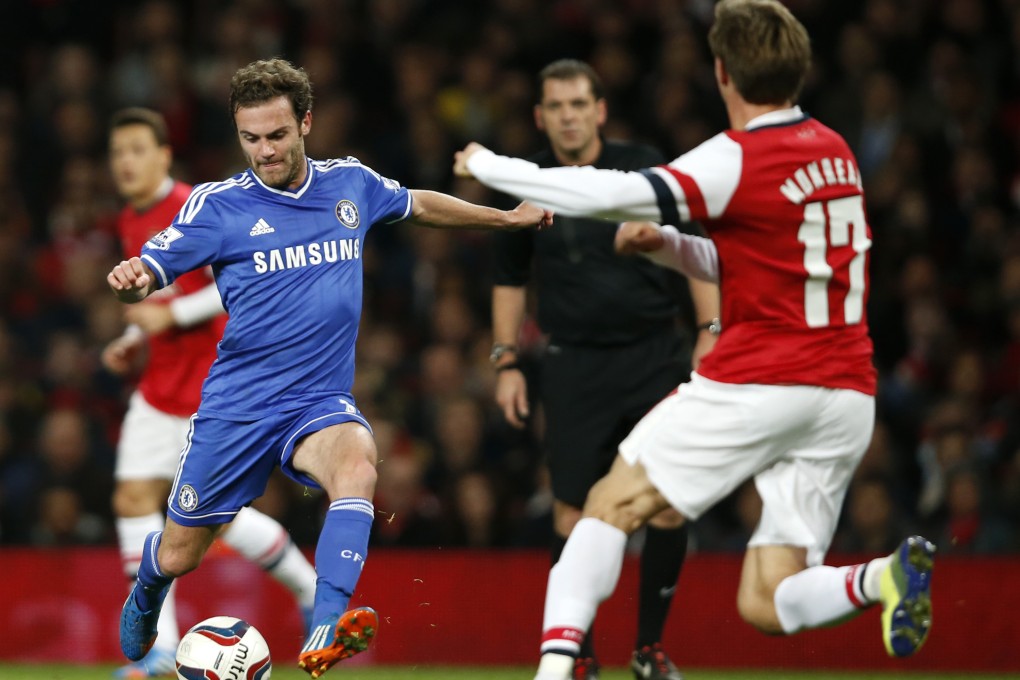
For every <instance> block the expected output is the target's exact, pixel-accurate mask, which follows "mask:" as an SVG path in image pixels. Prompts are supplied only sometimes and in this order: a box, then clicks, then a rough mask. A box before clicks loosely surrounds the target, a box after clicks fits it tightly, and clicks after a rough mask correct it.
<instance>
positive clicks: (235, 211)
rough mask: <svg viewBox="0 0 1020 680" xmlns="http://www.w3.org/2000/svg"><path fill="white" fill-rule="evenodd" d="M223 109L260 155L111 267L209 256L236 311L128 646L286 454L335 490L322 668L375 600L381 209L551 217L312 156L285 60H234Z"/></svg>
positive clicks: (311, 649)
mask: <svg viewBox="0 0 1020 680" xmlns="http://www.w3.org/2000/svg"><path fill="white" fill-rule="evenodd" d="M229 107H230V114H231V120H232V121H233V123H234V126H235V129H236V131H237V139H238V142H239V144H240V147H241V151H242V152H243V153H244V155H245V158H246V160H247V161H248V163H249V168H248V169H247V170H245V171H244V172H242V173H240V174H238V175H236V176H234V177H232V178H230V179H227V180H225V181H222V182H212V183H209V184H203V185H200V186H198V187H196V188H195V189H194V190H193V191H192V193H191V196H190V197H189V198H188V200H187V202H186V203H185V204H184V206H183V207H182V208H181V210H180V213H179V214H178V215H177V217H176V218H175V219H174V220H173V223H172V224H171V225H170V226H168V227H167V228H166V229H164V230H163V231H161V232H160V233H159V234H157V235H155V236H153V237H152V239H150V240H149V241H148V242H147V243H146V244H145V246H144V247H142V249H141V251H140V253H141V257H131V258H130V259H128V260H125V261H123V262H121V263H120V264H119V265H117V266H116V267H114V268H113V270H112V271H111V272H110V273H109V275H108V276H107V281H108V282H109V284H110V287H111V289H112V290H113V291H114V292H115V293H116V294H117V296H118V297H119V298H120V299H121V300H123V301H125V302H139V301H141V300H143V299H145V298H146V297H147V296H149V295H150V294H153V293H155V292H156V291H159V290H165V289H166V288H167V287H168V286H170V285H172V284H173V283H174V281H175V280H177V279H178V278H179V277H180V276H182V275H185V274H186V273H187V272H192V271H195V270H199V271H202V270H204V269H205V268H206V267H207V266H210V265H211V266H212V267H213V270H214V271H215V273H216V283H217V286H218V288H219V290H220V293H221V298H222V299H223V301H224V305H225V307H226V308H227V311H228V313H229V314H230V320H229V322H228V323H227V328H226V330H225V332H224V336H223V339H222V340H221V341H220V345H219V350H218V352H217V357H216V361H215V362H214V363H213V365H212V367H211V369H210V371H209V377H208V378H207V379H206V381H205V383H204V384H203V387H202V401H201V404H200V405H199V408H198V412H197V414H196V415H195V416H194V417H193V418H192V420H191V431H190V432H189V436H188V443H187V446H186V448H185V450H184V453H183V454H182V455H181V461H180V466H179V468H178V472H177V476H176V477H175V479H174V485H173V488H172V490H171V493H170V503H169V507H168V511H167V520H166V524H165V526H164V529H163V530H162V531H158V530H157V531H153V532H152V533H150V534H149V535H148V536H147V537H146V538H145V546H144V548H143V556H144V557H143V559H142V561H141V564H140V566H139V570H138V581H137V582H136V585H135V588H134V590H133V591H132V592H131V594H130V595H129V596H128V598H127V600H126V601H125V603H124V607H123V610H122V612H121V628H120V642H121V648H122V650H123V652H124V654H125V656H127V657H128V658H129V659H139V658H141V657H143V656H144V655H145V652H146V651H147V650H148V648H149V647H151V646H152V644H153V643H154V642H155V641H157V640H158V636H157V630H156V619H157V618H158V617H159V611H160V607H161V606H162V602H163V599H164V596H165V594H166V592H167V590H168V589H169V587H170V585H171V584H172V583H173V580H174V579H175V578H176V577H178V576H181V575H183V574H186V573H188V572H190V571H192V570H193V569H195V568H197V567H198V565H199V563H200V562H201V561H202V557H203V555H204V554H205V552H206V551H207V550H208V548H209V546H210V544H211V543H212V541H213V538H214V537H215V536H216V533H217V532H218V530H219V527H220V526H221V525H222V524H224V523H227V522H229V521H231V519H233V517H234V516H235V515H236V514H237V513H238V511H239V510H240V509H241V508H243V507H245V506H246V505H247V504H248V503H250V502H251V501H252V500H253V499H255V498H257V497H258V496H260V495H261V494H262V493H263V492H264V490H265V487H266V483H267V481H268V480H269V476H270V474H272V472H273V470H274V469H275V468H276V467H277V466H279V467H280V468H281V469H282V470H283V471H284V473H285V474H287V475H288V476H290V477H291V478H292V479H294V480H295V481H297V482H298V483H300V484H304V485H307V486H310V487H321V488H323V489H325V491H326V493H327V494H328V497H329V501H330V505H329V510H328V511H327V512H326V517H325V520H324V523H323V526H322V530H321V532H320V534H319V542H318V546H317V547H316V551H315V568H316V571H317V573H318V580H317V587H316V593H315V611H314V614H313V621H314V623H313V626H312V629H311V632H310V634H309V636H308V638H307V640H306V641H305V644H304V647H303V648H302V650H301V652H300V654H299V657H298V665H299V666H300V667H301V668H303V669H304V670H306V671H307V672H308V673H310V674H311V675H312V677H319V676H320V675H321V674H322V673H324V672H325V671H326V670H328V669H329V668H330V667H331V666H332V665H333V664H335V663H337V662H338V661H340V660H342V659H345V658H347V657H349V656H351V655H353V654H357V653H358V652H361V651H363V650H365V649H366V648H367V647H368V644H369V642H370V641H371V639H372V638H373V636H374V635H375V632H376V629H377V627H378V625H379V621H378V616H377V614H376V613H375V611H373V610H372V609H371V608H369V607H355V608H353V609H351V610H349V611H348V610H347V606H348V604H349V603H350V599H351V597H352V595H353V594H354V589H355V586H356V585H357V582H358V579H359V577H360V575H361V570H362V568H363V567H364V564H365V558H366V555H367V553H368V538H369V535H370V532H371V528H372V521H373V519H374V515H375V508H374V506H373V504H372V497H373V494H374V491H375V481H376V470H375V465H376V458H377V452H376V446H375V441H374V439H373V436H372V432H371V428H370V426H369V424H368V421H367V420H366V419H365V417H364V416H363V415H362V414H361V412H360V411H359V410H358V408H357V406H356V405H355V401H354V397H353V396H352V395H351V388H352V384H353V381H354V348H355V344H356V340H357V335H358V324H359V322H360V318H361V307H362V292H363V291H362V285H363V272H362V261H361V253H362V252H363V248H364V242H363V239H364V238H365V235H366V234H367V233H368V231H369V229H371V228H372V227H373V226H374V225H376V224H383V225H386V224H393V223H397V222H407V223H410V224H414V225H417V226H425V227H437V228H477V229H519V228H524V227H538V226H543V225H547V224H549V223H551V221H552V215H551V213H549V212H548V211H545V210H542V209H540V208H537V207H535V206H532V205H528V204H521V205H520V206H518V207H517V208H515V209H514V210H510V211H503V210H496V209H494V208H487V207H483V206H479V205H474V204H472V203H468V202H466V201H462V200H460V199H457V198H454V197H453V196H448V195H446V194H441V193H437V192H432V191H411V190H408V189H406V188H404V187H402V186H401V185H400V184H399V183H397V182H395V181H393V180H391V179H389V178H386V177H381V176H380V175H379V174H377V173H376V172H375V171H373V170H372V169H371V168H368V167H365V166H364V165H362V164H361V163H360V162H359V161H358V160H357V159H354V158H344V159H330V160H322V161H319V160H312V159H310V158H308V157H307V156H306V155H305V144H304V142H305V136H306V135H308V134H309V132H310V131H311V129H312V85H311V82H310V81H309V79H308V75H307V74H306V73H305V71H304V70H303V69H298V68H295V67H294V66H293V65H291V64H290V63H289V62H287V61H285V60H282V59H270V60H265V61H256V62H253V63H251V64H248V65H247V66H244V67H242V68H240V69H238V71H237V72H236V73H235V74H234V76H233V77H232V79H231V83H230V98H229Z"/></svg>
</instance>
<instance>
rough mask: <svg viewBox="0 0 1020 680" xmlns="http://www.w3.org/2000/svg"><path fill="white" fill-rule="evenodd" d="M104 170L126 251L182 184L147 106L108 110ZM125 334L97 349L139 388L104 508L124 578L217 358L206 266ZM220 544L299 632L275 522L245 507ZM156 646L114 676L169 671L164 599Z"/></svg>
mask: <svg viewBox="0 0 1020 680" xmlns="http://www.w3.org/2000/svg"><path fill="white" fill-rule="evenodd" d="M109 144H110V168H111V170H112V174H113V179H114V182H115V184H116V186H117V191H118V193H119V194H120V196H121V198H123V199H124V200H125V201H126V202H127V205H125V207H124V209H123V210H122V211H121V213H120V218H119V222H118V228H119V231H120V238H121V244H122V247H123V251H124V253H126V254H129V255H130V254H134V253H137V252H138V251H139V250H140V249H141V247H142V244H144V243H145V242H146V241H148V240H149V239H150V238H152V236H153V235H154V234H156V233H158V232H159V231H160V230H161V229H163V228H165V227H166V225H168V224H170V222H172V221H173V219H174V216H175V215H176V214H177V212H178V211H179V210H180V208H181V206H182V205H184V202H185V200H187V198H188V194H189V193H190V192H191V187H190V186H188V185H186V184H184V183H183V182H178V181H175V180H173V179H172V178H171V177H170V166H171V162H172V150H171V148H170V144H169V142H168V138H167V127H166V123H165V121H164V120H163V117H162V116H161V115H160V114H159V113H157V112H155V111H152V110H150V109H145V108H127V109H122V110H120V111H118V112H116V113H115V114H114V116H113V118H112V121H111V124H110V140H109ZM125 318H126V320H127V321H128V323H129V325H128V327H127V329H126V330H125V332H124V335H123V336H121V337H120V338H118V339H116V340H114V341H113V342H111V343H110V344H109V345H108V346H107V347H106V349H105V350H104V352H103V364H104V365H105V366H106V368H107V369H108V370H110V371H111V372H113V373H115V374H117V375H121V376H129V375H132V374H133V373H134V372H135V371H137V370H138V369H139V368H140V367H141V375H140V376H139V378H138V384H137V387H136V389H135V390H134V392H133V394H132V395H131V400H130V404H129V406H128V410H127V413H126V414H125V417H124V423H123V426H122V428H121V435H120V441H119V443H118V447H117V465H116V472H115V476H116V486H115V488H114V495H113V511H114V514H115V516H116V518H117V520H116V523H117V537H118V540H119V542H120V553H121V563H122V565H123V567H124V573H125V574H127V576H128V578H129V579H131V581H132V582H133V581H134V580H135V578H136V575H137V574H136V572H137V569H138V562H139V560H140V559H141V557H142V545H143V543H144V541H145V537H146V536H147V535H148V534H149V533H151V532H153V531H159V530H160V529H161V528H162V527H163V522H164V519H165V514H164V513H165V507H166V499H167V496H169V494H170V485H171V482H172V481H173V478H174V474H175V473H176V471H177V463H178V459H179V457H180V454H181V451H182V450H183V449H184V445H185V443H186V442H187V436H188V419H189V418H190V417H191V415H192V414H193V413H195V412H196V411H197V410H198V406H199V395H200V393H201V389H202V381H203V380H205V377H206V375H207V374H208V372H209V366H210V365H211V364H212V362H213V359H215V358H216V343H217V342H219V340H220V337H221V336H222V334H223V328H224V325H225V323H226V320H227V315H226V313H225V312H224V311H223V305H222V304H221V302H220V296H219V292H218V291H217V290H216V285H215V283H213V281H212V277H211V273H210V271H209V269H208V268H205V269H201V270H196V271H193V272H190V273H188V274H185V275H183V276H181V277H180V278H178V279H177V280H176V281H175V282H174V284H173V285H171V286H168V287H166V288H164V289H163V290H162V291H160V293H159V294H158V295H154V296H153V297H152V298H151V299H150V300H148V301H146V302H144V303H142V304H138V305H131V306H129V307H127V308H126V310H125ZM222 538H223V540H224V541H226V542H227V544H228V545H230V546H231V547H232V548H233V549H234V550H236V551H237V552H239V553H240V554H242V555H244V556H245V557H247V558H248V559H251V560H252V561H254V562H255V563H256V564H258V565H259V566H261V567H262V568H263V569H265V570H267V571H268V572H269V573H270V574H272V575H273V577H274V578H276V579H277V580H278V581H280V583H282V584H283V585H285V586H286V587H287V588H289V589H290V591H291V592H292V593H293V594H294V597H295V599H296V600H297V602H298V605H299V606H300V607H301V611H302V621H303V622H304V625H305V627H306V628H307V626H308V621H307V619H308V618H309V617H310V616H311V611H312V605H313V603H314V597H315V570H314V569H313V568H312V566H311V564H309V563H308V560H307V559H305V557H304V555H302V554H301V551H300V550H299V549H298V548H297V546H296V545H294V543H293V542H292V541H291V540H290V537H289V536H288V534H287V532H286V531H285V530H284V529H283V527H282V526H280V524H279V523H277V522H276V520H273V519H272V518H270V517H267V516H266V515H264V514H262V513H261V512H259V511H257V510H255V509H253V508H250V507H248V508H244V509H242V510H241V511H240V512H238V513H237V516H236V517H235V519H234V521H233V522H232V523H231V524H229V525H228V526H227V527H226V529H225V530H224V532H223V534H222ZM159 633H160V635H159V641H158V643H157V645H156V646H155V647H154V648H153V649H152V651H150V652H149V653H148V654H147V655H146V656H145V658H143V659H140V660H138V661H136V662H134V663H131V664H129V665H127V666H124V667H123V668H121V669H119V670H118V671H117V673H116V676H117V677H119V678H145V677H156V676H160V675H173V674H174V652H175V650H176V648H177V642H178V641H179V639H180V634H179V629H178V626H177V618H176V614H175V607H174V598H173V594H172V593H171V594H169V595H168V596H167V599H166V602H165V603H164V607H163V610H162V613H161V615H160V617H159Z"/></svg>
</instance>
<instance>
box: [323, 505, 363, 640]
mask: <svg viewBox="0 0 1020 680" xmlns="http://www.w3.org/2000/svg"><path fill="white" fill-rule="evenodd" d="M373 519H375V508H374V507H373V505H372V502H371V501H368V500H365V499H364V498H339V499H337V500H335V501H333V502H332V503H330V504H329V512H327V513H326V521H325V522H324V523H323V525H322V532H321V533H320V534H319V543H318V545H316V547H315V571H316V573H317V574H318V578H317V579H316V581H315V614H314V616H313V617H312V620H313V621H321V620H322V619H324V618H325V617H327V616H331V615H336V614H341V613H343V612H344V611H346V610H347V603H348V602H349V601H350V599H351V595H353V594H354V587H355V586H356V585H357V584H358V578H359V577H360V576H361V570H362V568H363V567H364V566H365V557H366V556H367V555H368V534H369V532H370V531H371V530H372V520H373Z"/></svg>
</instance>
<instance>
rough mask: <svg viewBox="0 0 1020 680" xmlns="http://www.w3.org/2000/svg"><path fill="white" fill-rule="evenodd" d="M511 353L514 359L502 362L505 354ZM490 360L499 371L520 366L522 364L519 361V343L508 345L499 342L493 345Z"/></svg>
mask: <svg viewBox="0 0 1020 680" xmlns="http://www.w3.org/2000/svg"><path fill="white" fill-rule="evenodd" d="M507 353H510V354H512V355H513V357H512V361H504V362H503V363H500V360H501V359H502V358H503V356H504V355H506V354H507ZM489 361H490V362H492V365H493V366H494V367H495V368H496V370H497V371H505V370H507V369H510V368H518V367H519V366H520V364H518V362H517V345H508V344H505V343H501V342H497V343H496V344H495V345H493V346H492V351H491V352H489Z"/></svg>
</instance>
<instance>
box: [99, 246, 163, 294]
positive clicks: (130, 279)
mask: <svg viewBox="0 0 1020 680" xmlns="http://www.w3.org/2000/svg"><path fill="white" fill-rule="evenodd" d="M106 282H107V283H108V284H109V285H110V289H111V290H112V291H113V294H114V295H116V296H117V299H118V300H120V301H121V302H138V301H140V300H144V299H145V298H146V297H147V296H148V295H149V293H151V292H152V291H154V290H155V289H156V277H155V276H153V274H152V270H151V269H149V266H148V265H147V264H145V263H144V262H142V259H141V258H139V257H132V258H131V259H130V260H122V261H121V263H120V264H118V265H117V266H115V267H114V268H113V269H112V270H110V273H109V274H107V275H106Z"/></svg>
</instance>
